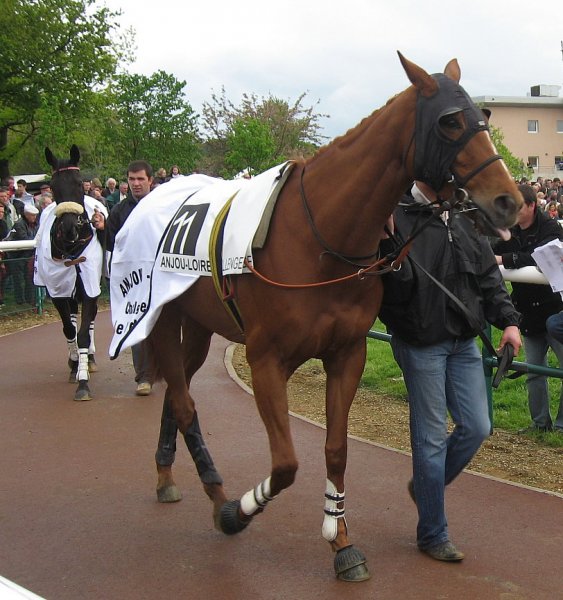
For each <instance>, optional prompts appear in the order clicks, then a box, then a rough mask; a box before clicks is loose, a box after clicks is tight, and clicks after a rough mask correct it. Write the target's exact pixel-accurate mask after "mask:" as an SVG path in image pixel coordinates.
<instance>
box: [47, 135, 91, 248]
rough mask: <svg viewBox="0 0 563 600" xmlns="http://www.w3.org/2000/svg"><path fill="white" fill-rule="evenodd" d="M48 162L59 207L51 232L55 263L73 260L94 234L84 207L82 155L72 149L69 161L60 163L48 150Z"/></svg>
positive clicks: (56, 210)
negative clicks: (80, 161)
mask: <svg viewBox="0 0 563 600" xmlns="http://www.w3.org/2000/svg"><path fill="white" fill-rule="evenodd" d="M45 158H46V159H47V162H48V163H49V164H50V165H51V167H52V169H53V177H52V179H51V189H52V190H53V197H54V200H55V202H56V204H57V206H56V207H55V209H54V210H55V215H56V219H55V222H54V223H53V226H52V228H51V232H50V235H51V255H52V257H53V258H55V259H70V260H74V259H75V258H77V257H78V256H80V254H81V253H82V252H83V251H84V248H85V247H86V246H87V245H88V244H89V243H90V241H91V239H92V236H93V230H92V227H91V226H90V220H89V218H88V214H87V212H86V208H85V206H84V189H83V186H82V178H81V177H80V168H79V166H78V162H79V160H80V151H79V150H78V147H77V146H76V145H73V146H71V148H70V158H68V159H58V158H57V157H56V156H55V155H54V154H53V153H52V152H51V150H50V149H49V148H45Z"/></svg>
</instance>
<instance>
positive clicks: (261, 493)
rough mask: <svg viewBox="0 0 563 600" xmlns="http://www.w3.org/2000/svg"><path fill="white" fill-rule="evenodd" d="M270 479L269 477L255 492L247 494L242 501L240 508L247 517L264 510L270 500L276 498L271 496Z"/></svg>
mask: <svg viewBox="0 0 563 600" xmlns="http://www.w3.org/2000/svg"><path fill="white" fill-rule="evenodd" d="M270 479H271V477H268V479H265V480H264V481H263V482H262V483H261V484H260V485H257V486H256V487H255V488H254V489H253V490H249V491H248V492H246V494H244V496H243V497H242V498H241V499H240V508H241V510H242V512H243V513H244V514H245V515H246V516H248V517H250V516H252V515H253V514H254V513H255V512H256V511H257V510H259V509H263V508H264V507H265V506H266V504H268V502H270V500H273V499H274V498H275V496H272V495H271V491H270Z"/></svg>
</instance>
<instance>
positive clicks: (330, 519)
mask: <svg viewBox="0 0 563 600" xmlns="http://www.w3.org/2000/svg"><path fill="white" fill-rule="evenodd" d="M338 505H340V508H339V507H338ZM338 519H344V522H346V519H345V517H344V493H342V494H340V493H339V492H338V491H337V490H336V486H335V485H334V484H333V483H332V481H329V480H328V479H327V480H326V492H325V518H324V520H323V529H322V531H323V537H324V539H325V540H326V541H327V542H333V541H334V540H335V539H336V535H337V534H338Z"/></svg>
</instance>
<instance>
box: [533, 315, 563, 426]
mask: <svg viewBox="0 0 563 600" xmlns="http://www.w3.org/2000/svg"><path fill="white" fill-rule="evenodd" d="M559 314H561V313H559ZM557 316H559V315H552V316H551V317H549V318H548V323H549V319H552V318H553V317H557ZM550 347H551V349H552V350H553V352H555V356H557V360H558V361H559V367H560V368H563V344H561V343H560V342H558V341H557V339H555V338H554V337H552V336H551V335H550V334H549V333H540V334H538V335H525V336H524V350H525V351H526V362H527V363H529V364H532V365H541V366H544V367H547V351H548V349H549V348H550ZM526 384H527V386H528V406H529V408H530V415H531V417H532V420H533V422H534V426H535V427H538V428H540V429H548V430H549V429H551V428H552V427H555V428H556V429H561V430H563V383H562V385H561V391H560V393H559V410H558V412H557V416H556V417H555V422H554V423H553V422H552V420H551V416H550V414H549V390H548V387H547V377H546V376H545V375H536V374H534V373H529V374H528V376H527V380H526Z"/></svg>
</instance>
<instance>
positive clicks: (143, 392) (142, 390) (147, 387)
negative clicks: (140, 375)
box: [135, 381, 152, 396]
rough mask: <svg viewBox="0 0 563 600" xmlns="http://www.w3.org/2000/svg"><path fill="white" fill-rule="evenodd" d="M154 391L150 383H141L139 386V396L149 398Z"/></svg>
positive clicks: (137, 392)
mask: <svg viewBox="0 0 563 600" xmlns="http://www.w3.org/2000/svg"><path fill="white" fill-rule="evenodd" d="M151 391H152V385H151V384H150V383H149V382H148V381H141V383H139V384H138V385H137V391H136V392H135V393H136V394H137V396H148V395H149V394H150V393H151Z"/></svg>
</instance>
